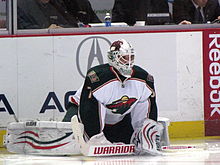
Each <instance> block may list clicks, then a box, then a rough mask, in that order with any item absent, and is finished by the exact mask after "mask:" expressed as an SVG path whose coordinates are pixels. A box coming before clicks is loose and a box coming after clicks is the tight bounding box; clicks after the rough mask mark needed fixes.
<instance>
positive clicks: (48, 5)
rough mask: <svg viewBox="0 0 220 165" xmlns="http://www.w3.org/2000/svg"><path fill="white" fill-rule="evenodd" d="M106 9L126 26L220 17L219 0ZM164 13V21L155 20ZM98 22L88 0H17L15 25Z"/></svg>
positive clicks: (132, 3)
mask: <svg viewBox="0 0 220 165" xmlns="http://www.w3.org/2000/svg"><path fill="white" fill-rule="evenodd" d="M170 4H171V6H170ZM109 13H111V19H112V20H111V21H112V22H125V23H127V24H128V25H129V26H134V25H135V24H136V22H137V21H145V22H147V21H148V20H150V16H153V17H151V19H154V24H158V25H163V24H180V25H181V24H204V23H218V22H219V20H220V6H219V1H218V0H138V1H136V0H114V4H113V7H112V10H111V11H109ZM161 13H164V14H165V13H166V15H163V14H162V15H161ZM152 14H153V15H152ZM163 16H165V17H166V19H165V17H164V21H162V22H161V21H157V20H159V19H163V18H162V17H163ZM167 16H168V17H169V18H167ZM101 22H102V21H101V19H100V18H99V17H98V16H97V13H95V12H94V9H93V7H92V5H91V3H90V1H89V0H17V26H18V29H43V28H68V27H79V26H80V25H83V27H88V26H89V24H91V23H101ZM146 25H147V24H146ZM5 26H6V23H5V21H4V20H0V27H5ZM80 27H81V26H80Z"/></svg>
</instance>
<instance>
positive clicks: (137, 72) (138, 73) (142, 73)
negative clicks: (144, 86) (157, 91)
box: [132, 65, 154, 83]
mask: <svg viewBox="0 0 220 165" xmlns="http://www.w3.org/2000/svg"><path fill="white" fill-rule="evenodd" d="M133 70H134V75H133V76H132V77H134V78H138V79H141V80H145V81H146V82H147V83H154V77H153V76H152V75H151V74H149V73H148V72H147V71H146V70H144V69H143V68H141V67H139V66H137V65H134V67H133Z"/></svg>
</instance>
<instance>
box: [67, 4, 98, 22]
mask: <svg viewBox="0 0 220 165" xmlns="http://www.w3.org/2000/svg"><path fill="white" fill-rule="evenodd" d="M63 1H64V3H65V5H66V6H67V10H68V11H69V12H70V13H71V14H72V15H75V16H76V17H77V18H78V20H79V21H80V22H82V23H84V24H85V25H87V24H88V23H101V21H100V19H99V18H98V17H97V15H96V14H95V12H94V11H93V9H92V6H91V4H90V2H89V1H88V0H63Z"/></svg>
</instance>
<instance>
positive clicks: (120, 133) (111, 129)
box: [103, 114, 134, 144]
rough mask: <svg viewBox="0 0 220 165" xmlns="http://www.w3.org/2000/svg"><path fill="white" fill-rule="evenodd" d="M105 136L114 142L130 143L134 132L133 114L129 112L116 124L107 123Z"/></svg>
mask: <svg viewBox="0 0 220 165" xmlns="http://www.w3.org/2000/svg"><path fill="white" fill-rule="evenodd" d="M103 132H104V134H105V137H106V138H107V139H108V140H109V141H110V142H112V143H115V142H123V143H125V144H130V139H131V136H132V134H133V132H134V130H133V127H132V125H131V115H130V114H127V115H126V116H125V117H124V119H123V120H122V121H120V122H118V123H117V124H115V125H105V127H104V130H103Z"/></svg>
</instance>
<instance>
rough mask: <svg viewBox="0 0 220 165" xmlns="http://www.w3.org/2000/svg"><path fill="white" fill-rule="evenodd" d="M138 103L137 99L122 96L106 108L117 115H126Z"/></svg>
mask: <svg viewBox="0 0 220 165" xmlns="http://www.w3.org/2000/svg"><path fill="white" fill-rule="evenodd" d="M136 101H137V99H136V98H129V97H128V96H126V95H125V96H122V97H121V98H120V99H119V100H116V101H114V102H112V103H111V104H107V105H106V107H107V108H108V109H110V110H111V111H112V113H116V114H121V115H122V114H124V113H125V112H126V111H127V110H129V109H130V108H131V106H132V105H133V104H134V103H135V102H136Z"/></svg>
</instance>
